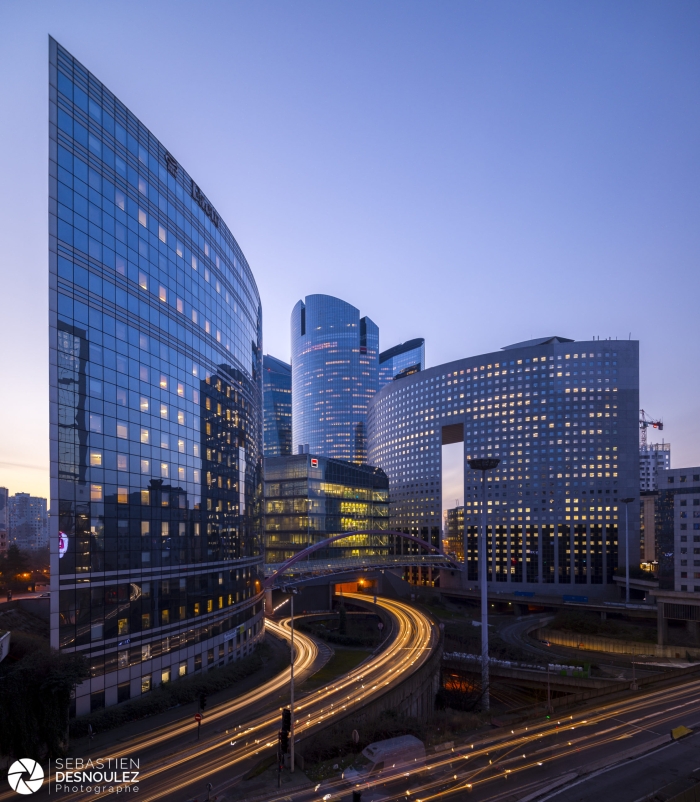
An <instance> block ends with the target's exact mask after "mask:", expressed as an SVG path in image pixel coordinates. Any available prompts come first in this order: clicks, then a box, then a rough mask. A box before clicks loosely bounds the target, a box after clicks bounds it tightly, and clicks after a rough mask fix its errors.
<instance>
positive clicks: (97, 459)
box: [90, 451, 102, 468]
mask: <svg viewBox="0 0 700 802" xmlns="http://www.w3.org/2000/svg"><path fill="white" fill-rule="evenodd" d="M90 465H92V466H94V467H96V468H99V467H100V466H101V465H102V454H101V453H100V452H99V451H91V452H90Z"/></svg>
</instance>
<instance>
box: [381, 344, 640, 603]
mask: <svg viewBox="0 0 700 802" xmlns="http://www.w3.org/2000/svg"><path fill="white" fill-rule="evenodd" d="M638 409H639V343H638V342H636V341H634V340H632V341H627V340H625V341H597V340H596V341H590V342H574V341H572V340H569V339H566V338H563V337H543V338H541V339H538V340H531V341H528V342H523V343H516V344H515V345H511V346H507V347H505V348H503V349H502V350H501V351H498V352H495V353H490V354H483V355H481V356H474V357H469V358H466V359H460V360H457V361H455V362H450V363H448V364H445V365H439V366H437V367H434V368H428V369H427V370H425V371H421V372H420V373H416V374H415V375H413V376H408V377H407V378H405V379H402V380H401V381H397V382H390V383H389V384H388V385H386V386H385V387H383V388H382V389H381V390H380V391H379V392H378V393H377V395H376V396H375V397H374V399H373V400H372V403H371V405H370V412H369V416H368V424H369V439H370V453H369V459H370V462H371V464H372V465H376V466H378V467H380V468H382V469H383V470H384V472H385V473H386V474H387V476H388V477H389V482H390V495H391V505H390V516H391V527H392V528H393V529H401V530H405V531H408V532H409V533H412V534H416V535H418V536H419V537H422V538H423V539H424V540H432V542H433V543H434V544H435V545H439V539H438V537H437V536H438V535H439V531H440V526H439V524H440V515H441V511H442V509H443V507H442V447H443V445H449V444H453V443H462V444H463V445H462V449H463V460H464V462H463V465H464V530H465V539H466V542H465V548H464V555H465V568H466V570H465V571H464V573H463V579H464V581H465V582H475V581H476V580H477V567H478V557H477V533H478V531H479V525H480V503H481V502H480V499H481V492H482V489H481V479H480V476H479V474H478V473H477V472H475V471H472V470H470V469H469V466H468V462H467V460H469V459H471V458H475V457H494V458H498V459H499V460H500V464H499V466H498V469H497V470H495V471H491V472H489V474H488V475H487V485H488V494H487V496H488V498H487V503H488V505H489V506H488V512H489V527H490V535H489V547H488V565H489V578H490V580H491V581H492V582H494V583H501V582H503V583H511V584H512V583H518V584H521V585H526V584H532V585H533V586H537V587H538V588H539V589H538V592H547V589H548V586H554V585H559V586H561V585H567V586H571V585H583V586H585V587H583V588H580V589H577V591H576V592H577V593H579V592H580V593H581V594H583V595H594V594H595V595H606V594H607V595H610V594H613V595H614V594H615V592H616V591H615V585H614V581H613V573H614V571H615V569H616V568H617V567H618V565H624V561H625V559H626V557H625V555H624V551H623V549H624V521H625V508H624V505H623V504H622V502H621V499H623V498H636V499H638V498H639V446H638V420H639V418H638ZM638 509H639V507H638V506H635V507H634V512H632V514H631V515H630V519H629V531H630V555H629V559H630V561H631V564H632V565H639V515H638ZM621 534H622V537H620V535H621ZM445 574H448V575H449V572H443V574H442V575H441V577H440V580H441V582H442V580H443V576H444V578H445V580H446V581H449V580H450V577H449V576H445ZM549 592H556V588H554V587H550V588H549ZM566 592H567V593H568V592H569V591H566Z"/></svg>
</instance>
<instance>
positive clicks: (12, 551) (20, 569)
mask: <svg viewBox="0 0 700 802" xmlns="http://www.w3.org/2000/svg"><path fill="white" fill-rule="evenodd" d="M28 565H29V560H28V558H27V555H26V554H25V553H24V552H22V551H20V550H19V547H18V546H17V544H15V543H13V544H12V545H11V546H8V548H7V551H6V552H5V554H4V556H3V557H2V561H1V562H0V570H2V578H3V580H4V582H5V584H6V585H14V584H16V583H17V576H18V574H23V573H25V572H26V570H27V566H28Z"/></svg>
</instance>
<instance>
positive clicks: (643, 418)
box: [639, 409, 664, 448]
mask: <svg viewBox="0 0 700 802" xmlns="http://www.w3.org/2000/svg"><path fill="white" fill-rule="evenodd" d="M650 426H652V427H653V428H654V429H658V430H659V431H660V432H662V431H663V430H664V424H663V421H660V420H652V419H651V418H650V417H649V416H648V415H647V413H646V412H645V411H644V410H643V409H640V410H639V429H640V431H641V433H642V434H641V444H642V448H646V445H647V429H648V428H649V427H650Z"/></svg>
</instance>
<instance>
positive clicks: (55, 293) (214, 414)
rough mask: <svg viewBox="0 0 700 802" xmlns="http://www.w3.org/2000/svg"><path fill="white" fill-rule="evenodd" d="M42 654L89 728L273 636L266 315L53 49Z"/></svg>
mask: <svg viewBox="0 0 700 802" xmlns="http://www.w3.org/2000/svg"><path fill="white" fill-rule="evenodd" d="M49 83H50V103H49V114H50V116H49V123H50V125H49V128H50V156H49V158H50V162H49V204H50V217H49V235H50V236H49V264H50V326H49V337H50V370H51V513H52V514H51V538H50V539H51V561H52V562H51V582H52V585H51V589H52V593H51V638H52V645H53V646H54V647H56V648H60V649H63V650H68V651H70V650H78V651H81V652H83V653H85V654H86V656H87V657H88V659H89V661H90V665H91V674H92V678H91V679H90V680H88V681H87V682H85V683H83V685H81V686H80V687H79V688H78V690H77V693H76V712H77V713H78V714H81V713H85V712H87V711H89V710H91V709H97V708H99V707H101V706H103V705H105V704H107V705H109V704H114V703H116V702H117V701H122V700H125V699H128V698H130V697H133V696H135V695H138V694H140V693H142V692H147V691H148V690H150V688H151V687H153V686H155V685H157V684H159V683H160V682H163V681H168V680H171V679H176V678H177V677H178V676H183V675H185V674H189V673H191V672H194V671H197V670H199V669H203V668H206V667H207V666H211V665H220V664H223V663H224V662H225V661H227V660H232V659H235V658H236V657H238V656H240V655H241V654H242V653H245V652H246V651H247V650H248V649H249V648H250V646H251V645H252V644H253V643H254V642H255V641H257V640H258V639H259V638H261V637H262V634H263V631H262V603H261V592H260V591H261V588H260V583H261V580H262V559H263V555H262V543H261V499H262V370H261V367H262V364H261V363H262V335H261V330H262V311H261V306H260V299H259V296H258V291H257V288H256V285H255V281H254V279H253V276H252V273H251V271H250V268H249V267H248V264H247V263H246V260H245V257H244V256H243V254H242V252H241V250H240V248H239V247H238V244H237V243H236V241H235V239H234V238H233V236H232V235H231V233H230V231H229V230H228V229H227V227H226V225H225V224H224V222H223V221H222V220H221V219H220V217H219V216H218V214H217V212H216V210H215V209H214V207H213V206H212V205H211V203H210V202H209V201H208V200H207V199H206V197H205V196H204V195H203V194H202V192H201V190H200V188H199V187H198V185H197V184H196V182H195V181H194V180H193V179H192V178H191V177H190V176H189V175H188V174H187V173H186V172H185V170H184V169H183V168H182V166H181V165H180V164H178V162H177V161H176V160H175V158H174V157H173V156H172V155H171V154H170V153H169V152H168V151H167V150H166V149H165V148H164V146H163V145H162V144H161V143H160V142H159V141H158V140H157V139H156V138H155V137H154V136H153V135H152V134H151V133H150V132H149V131H148V130H147V129H146V128H145V127H144V126H143V124H142V123H141V122H140V121H139V120H137V119H136V118H135V117H134V116H133V115H132V114H131V113H130V112H129V110H128V109H127V108H126V107H125V106H124V105H123V104H122V103H120V102H119V100H117V99H116V98H115V97H114V95H113V94H111V92H109V90H107V88H106V87H104V86H103V85H102V84H101V83H100V82H99V81H97V80H96V79H95V77H94V76H93V75H91V74H90V73H88V71H87V70H86V69H85V68H84V67H83V66H82V65H81V64H79V63H78V62H77V61H75V60H74V59H73V58H72V56H71V55H70V54H69V53H68V52H66V51H65V50H64V49H63V48H61V47H60V46H59V45H58V44H57V43H56V42H55V41H54V40H50V79H49Z"/></svg>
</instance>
